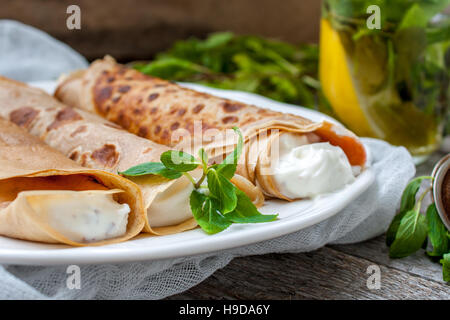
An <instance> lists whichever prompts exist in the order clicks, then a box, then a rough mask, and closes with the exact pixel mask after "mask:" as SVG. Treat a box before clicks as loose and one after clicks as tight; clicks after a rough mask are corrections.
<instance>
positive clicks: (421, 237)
mask: <svg viewBox="0 0 450 320" xmlns="http://www.w3.org/2000/svg"><path fill="white" fill-rule="evenodd" d="M427 231H428V230H427V219H426V217H425V216H423V215H422V214H420V212H419V211H418V210H410V211H408V212H406V214H405V216H404V217H403V218H402V219H401V221H400V225H399V228H398V231H397V234H396V237H395V240H394V242H393V243H392V245H391V246H390V248H389V256H390V257H391V258H404V257H407V256H409V255H411V254H413V253H414V252H416V251H417V250H419V249H420V248H421V247H422V244H423V243H424V241H425V239H426V238H427Z"/></svg>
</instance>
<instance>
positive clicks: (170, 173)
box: [119, 162, 182, 179]
mask: <svg viewBox="0 0 450 320" xmlns="http://www.w3.org/2000/svg"><path fill="white" fill-rule="evenodd" d="M119 174H120V175H123V176H129V177H136V176H144V175H147V174H155V175H159V176H163V177H165V178H168V179H178V178H179V177H181V175H182V174H181V173H180V172H178V171H176V170H172V169H168V168H166V166H164V165H163V164H162V163H160V162H147V163H142V164H139V165H137V166H134V167H131V168H129V169H128V170H126V171H123V172H119Z"/></svg>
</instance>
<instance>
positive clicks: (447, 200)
mask: <svg viewBox="0 0 450 320" xmlns="http://www.w3.org/2000/svg"><path fill="white" fill-rule="evenodd" d="M442 204H443V205H444V209H445V213H446V214H447V215H450V170H449V171H447V174H446V175H445V178H444V182H443V183H442Z"/></svg>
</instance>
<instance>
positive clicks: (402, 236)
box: [386, 176, 450, 282]
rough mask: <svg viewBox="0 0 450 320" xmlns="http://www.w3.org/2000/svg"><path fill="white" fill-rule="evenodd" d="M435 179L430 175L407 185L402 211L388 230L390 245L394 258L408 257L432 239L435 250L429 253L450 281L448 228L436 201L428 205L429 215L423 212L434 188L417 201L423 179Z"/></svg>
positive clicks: (387, 235) (444, 276)
mask: <svg viewBox="0 0 450 320" xmlns="http://www.w3.org/2000/svg"><path fill="white" fill-rule="evenodd" d="M432 179H433V178H432V177H428V176H424V177H417V178H415V179H413V180H411V182H410V183H409V184H408V185H407V186H406V188H405V190H404V192H403V195H402V199H401V203H400V210H399V212H398V213H397V215H396V216H395V217H394V219H393V220H392V222H391V225H390V226H389V229H388V231H387V233H386V244H387V246H388V247H389V256H390V257H391V258H404V257H407V256H409V255H411V254H413V253H415V252H416V251H418V250H419V249H420V248H424V249H426V248H427V244H428V241H429V242H430V243H431V246H432V251H427V252H426V253H427V255H428V256H429V257H430V258H432V259H433V260H437V261H440V263H441V264H442V275H443V279H444V281H447V282H450V243H449V241H450V239H449V234H448V232H447V229H446V227H445V225H444V224H443V223H442V220H441V218H440V217H439V214H438V212H437V209H436V206H435V204H434V203H432V204H430V205H429V206H428V208H427V211H426V214H425V215H424V214H422V213H421V212H420V211H421V207H422V201H423V199H424V198H425V196H426V195H427V194H428V192H430V190H431V188H427V189H426V190H425V191H424V192H423V193H422V194H421V195H420V196H419V197H418V199H417V201H416V196H417V193H418V191H419V189H420V186H421V184H422V182H423V181H425V180H432ZM439 259H440V260H439Z"/></svg>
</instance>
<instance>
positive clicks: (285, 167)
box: [272, 134, 357, 199]
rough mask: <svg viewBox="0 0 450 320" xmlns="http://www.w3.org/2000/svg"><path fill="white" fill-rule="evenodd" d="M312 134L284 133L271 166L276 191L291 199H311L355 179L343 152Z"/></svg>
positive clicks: (340, 187)
mask: <svg viewBox="0 0 450 320" xmlns="http://www.w3.org/2000/svg"><path fill="white" fill-rule="evenodd" d="M318 141H319V138H318V136H316V135H315V134H306V135H298V134H297V135H295V134H283V135H281V136H280V140H279V157H278V158H277V159H276V160H275V162H274V163H273V165H272V174H273V179H274V181H275V183H276V185H277V187H278V190H279V191H280V193H281V194H283V195H284V196H286V197H288V198H290V199H298V198H312V197H315V196H318V195H321V194H324V193H330V192H333V191H337V190H339V189H342V188H343V187H344V186H346V185H347V184H349V183H352V182H353V181H354V180H355V176H354V174H353V171H355V173H356V172H357V170H354V169H356V168H354V169H353V168H352V166H351V165H350V163H349V161H348V158H347V156H346V155H345V153H344V151H343V150H342V149H341V148H339V147H336V146H333V145H331V144H330V143H328V142H318Z"/></svg>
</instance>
